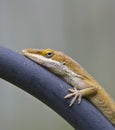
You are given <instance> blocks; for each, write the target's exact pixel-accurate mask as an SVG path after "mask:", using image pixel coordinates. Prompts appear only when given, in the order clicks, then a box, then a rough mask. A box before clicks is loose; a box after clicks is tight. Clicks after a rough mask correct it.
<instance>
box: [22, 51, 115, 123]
mask: <svg viewBox="0 0 115 130" xmlns="http://www.w3.org/2000/svg"><path fill="white" fill-rule="evenodd" d="M22 52H23V54H24V55H25V56H27V57H28V58H30V59H32V60H33V61H35V62H37V63H39V64H41V65H43V66H45V67H46V68H48V69H49V70H50V71H52V72H54V73H55V74H57V75H60V76H61V77H62V78H63V79H65V80H66V82H68V83H69V84H70V85H72V86H73V88H74V89H69V91H70V92H71V93H69V94H67V95H66V96H65V98H70V97H73V99H72V101H71V103H70V106H72V105H73V104H74V103H75V100H76V99H78V103H80V101H81V96H84V97H86V98H87V99H88V100H89V101H90V102H91V103H93V104H94V105H95V106H96V107H97V108H98V110H99V111H100V112H101V113H103V115H104V116H105V117H106V118H107V119H108V120H109V121H110V122H111V123H112V124H113V125H115V103H114V101H113V100H112V99H111V98H110V96H109V95H108V94H107V93H106V91H105V90H104V89H103V88H102V86H101V85H100V84H98V83H97V81H96V80H94V78H93V77H92V76H90V75H89V74H88V73H87V72H86V71H85V70H84V69H83V68H82V67H81V66H80V65H79V64H78V63H77V62H76V61H74V60H73V59H72V58H70V57H69V56H67V55H65V54H64V53H62V52H58V51H54V50H51V49H45V50H42V49H25V50H22Z"/></svg>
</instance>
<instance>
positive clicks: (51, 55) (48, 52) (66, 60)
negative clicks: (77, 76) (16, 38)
mask: <svg viewBox="0 0 115 130" xmlns="http://www.w3.org/2000/svg"><path fill="white" fill-rule="evenodd" d="M22 53H23V54H24V55H25V56H26V55H27V54H33V55H36V56H37V55H39V56H43V57H44V58H47V59H52V60H55V61H58V62H61V63H63V64H64V65H66V66H69V67H70V66H71V64H73V63H74V60H73V59H72V58H70V57H69V56H67V55H65V54H64V53H62V52H59V51H55V50H52V49H32V48H28V49H24V50H22ZM27 57H28V55H27Z"/></svg>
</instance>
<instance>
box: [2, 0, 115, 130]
mask: <svg viewBox="0 0 115 130" xmlns="http://www.w3.org/2000/svg"><path fill="white" fill-rule="evenodd" d="M0 45H4V46H6V47H8V48H10V49H12V50H14V51H17V52H19V53H20V51H21V50H22V49H24V48H29V47H33V48H52V49H55V50H60V51H63V52H65V53H67V54H68V55H70V56H71V57H73V58H74V59H75V60H77V61H78V62H79V63H80V64H81V65H82V66H83V67H84V68H85V69H86V70H87V71H88V72H89V73H90V74H91V75H92V76H94V77H95V78H96V79H97V80H98V81H99V82H100V84H102V86H104V88H105V89H106V90H107V91H108V93H109V94H110V95H111V96H112V97H113V98H114V99H115V95H114V91H115V85H114V81H115V69H114V66H115V1H114V0H101V1H100V0H0ZM33 87H34V86H33ZM76 116H77V115H76ZM0 129H1V130H54V129H55V130H62V129H63V130H64V129H65V130H73V128H72V127H71V126H70V125H69V124H68V123H67V122H65V121H64V120H63V119H62V118H61V117H60V116H59V115H57V114H56V113H55V112H53V111H52V110H51V109H50V108H48V107H47V106H46V105H44V104H43V103H41V102H40V101H39V100H37V99H36V98H34V97H32V96H31V95H29V94H28V93H26V92H24V91H22V90H21V89H19V88H17V87H16V86H14V85H12V84H10V83H8V82H6V81H4V80H2V79H0Z"/></svg>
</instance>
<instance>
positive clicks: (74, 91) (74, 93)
mask: <svg viewBox="0 0 115 130" xmlns="http://www.w3.org/2000/svg"><path fill="white" fill-rule="evenodd" d="M68 90H69V92H71V93H70V94H67V95H66V96H65V97H64V98H66V99H67V98H70V97H73V99H72V100H71V102H70V104H69V106H72V105H73V104H74V103H75V101H76V100H77V103H78V104H80V102H81V97H82V95H81V93H80V91H78V90H77V89H76V88H73V89H68Z"/></svg>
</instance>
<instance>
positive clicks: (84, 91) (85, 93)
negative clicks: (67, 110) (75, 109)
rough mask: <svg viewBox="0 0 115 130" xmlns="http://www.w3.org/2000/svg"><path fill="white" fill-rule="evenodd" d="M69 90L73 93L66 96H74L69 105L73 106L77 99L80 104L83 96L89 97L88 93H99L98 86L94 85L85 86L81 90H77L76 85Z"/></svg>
mask: <svg viewBox="0 0 115 130" xmlns="http://www.w3.org/2000/svg"><path fill="white" fill-rule="evenodd" d="M68 90H69V92H71V93H69V94H67V95H66V96H65V97H64V98H66V99H67V98H70V97H73V99H72V100H71V102H70V104H69V106H72V105H73V104H74V103H75V101H76V100H77V101H78V104H80V103H81V98H82V97H87V96H88V95H93V94H96V93H97V88H96V87H93V86H91V87H89V88H84V89H81V90H77V88H76V87H74V88H73V89H68Z"/></svg>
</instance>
